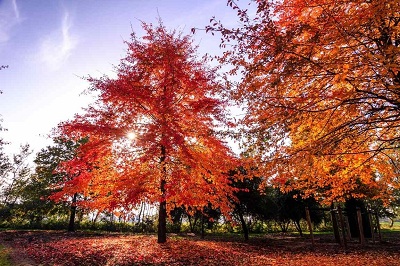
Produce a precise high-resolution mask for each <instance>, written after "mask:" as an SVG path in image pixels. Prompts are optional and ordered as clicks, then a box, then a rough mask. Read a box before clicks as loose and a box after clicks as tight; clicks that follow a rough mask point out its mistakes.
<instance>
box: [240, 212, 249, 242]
mask: <svg viewBox="0 0 400 266" xmlns="http://www.w3.org/2000/svg"><path fill="white" fill-rule="evenodd" d="M238 214H239V219H240V223H241V224H242V229H243V235H244V240H246V241H248V240H249V228H247V224H246V221H245V220H244V217H243V213H242V212H241V211H239V212H238Z"/></svg>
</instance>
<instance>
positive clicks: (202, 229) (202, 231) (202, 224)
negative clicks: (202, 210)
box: [201, 214, 205, 239]
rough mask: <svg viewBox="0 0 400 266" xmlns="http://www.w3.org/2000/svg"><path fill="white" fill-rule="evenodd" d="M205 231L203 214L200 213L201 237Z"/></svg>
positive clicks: (202, 237)
mask: <svg viewBox="0 0 400 266" xmlns="http://www.w3.org/2000/svg"><path fill="white" fill-rule="evenodd" d="M204 237H205V232H204V214H201V239H204Z"/></svg>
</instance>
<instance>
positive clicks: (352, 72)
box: [207, 0, 400, 201]
mask: <svg viewBox="0 0 400 266" xmlns="http://www.w3.org/2000/svg"><path fill="white" fill-rule="evenodd" d="M228 4H229V5H230V6H231V7H233V9H235V10H237V12H238V16H239V18H240V20H241V21H242V22H243V26H242V27H241V28H238V29H228V28H225V27H224V26H223V25H222V24H221V23H220V22H219V21H217V20H215V19H214V20H213V21H212V24H211V26H209V27H208V29H207V30H212V31H219V32H221V33H222V35H223V38H222V39H223V42H222V46H226V45H227V44H231V45H232V46H233V48H232V49H229V50H227V51H226V52H225V56H224V57H223V58H222V60H223V61H227V62H229V63H231V64H233V65H234V66H235V67H236V69H234V70H236V71H242V72H241V73H242V77H243V79H242V82H241V84H240V85H239V86H238V88H237V90H235V91H234V92H233V97H234V98H235V99H237V100H238V101H239V102H241V103H242V104H244V105H245V106H246V107H245V108H246V111H247V114H246V116H245V118H244V119H243V121H242V122H243V123H244V125H245V129H246V130H245V137H246V145H247V147H248V152H249V153H251V154H252V155H253V156H254V157H256V158H258V159H259V162H260V165H259V169H262V168H264V167H265V168H264V170H265V171H264V173H265V174H267V175H269V176H272V177H274V178H275V180H276V181H279V182H281V183H284V184H289V185H290V186H291V187H293V186H295V187H296V188H297V189H300V188H302V189H304V190H306V191H307V193H306V194H307V195H311V194H312V195H314V196H318V197H320V198H322V199H324V200H327V201H333V200H344V199H346V198H349V197H377V198H379V197H382V198H383V197H386V196H388V195H390V193H391V191H392V189H393V188H394V187H396V186H398V185H399V182H398V179H397V175H396V174H395V172H396V171H393V170H395V169H394V168H393V165H394V164H391V160H394V159H395V158H397V155H395V153H396V150H398V148H399V147H400V133H399V132H400V131H399V127H400V53H399V51H400V2H399V1H397V0H382V1H366V0H343V1H335V0H309V1H304V0H282V1H269V0H258V1H255V5H256V6H255V13H252V12H249V11H247V10H243V9H241V8H240V7H239V6H238V5H236V4H235V2H234V1H232V0H229V1H228Z"/></svg>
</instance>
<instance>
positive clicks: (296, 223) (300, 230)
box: [294, 220, 303, 237]
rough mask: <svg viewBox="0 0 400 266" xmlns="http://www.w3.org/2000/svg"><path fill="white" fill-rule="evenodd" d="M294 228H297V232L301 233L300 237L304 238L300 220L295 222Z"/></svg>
mask: <svg viewBox="0 0 400 266" xmlns="http://www.w3.org/2000/svg"><path fill="white" fill-rule="evenodd" d="M294 226H295V227H296V229H297V231H298V232H299V234H300V236H301V237H302V236H303V230H302V229H301V225H300V220H295V221H294Z"/></svg>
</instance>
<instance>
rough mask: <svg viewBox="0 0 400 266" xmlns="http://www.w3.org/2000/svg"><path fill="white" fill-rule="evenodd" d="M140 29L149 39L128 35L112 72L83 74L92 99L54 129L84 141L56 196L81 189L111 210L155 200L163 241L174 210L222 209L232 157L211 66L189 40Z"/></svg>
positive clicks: (228, 190)
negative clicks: (223, 137) (221, 136)
mask: <svg viewBox="0 0 400 266" xmlns="http://www.w3.org/2000/svg"><path fill="white" fill-rule="evenodd" d="M142 25H143V29H144V30H145V32H146V35H145V36H144V37H143V38H142V39H139V38H138V37H136V35H135V34H134V33H132V35H131V37H132V38H131V41H130V42H127V45H128V55H127V56H126V57H125V58H124V59H122V60H121V63H120V64H119V65H118V66H117V67H116V73H117V77H116V78H110V77H107V76H104V77H102V78H100V79H95V78H92V77H89V78H88V81H89V82H90V83H91V87H90V89H89V92H95V93H97V100H96V102H95V103H94V104H92V105H91V106H89V107H88V108H87V109H86V112H85V114H83V115H77V116H76V117H75V119H74V120H72V121H68V122H65V123H62V124H61V125H60V126H59V133H58V134H60V135H64V134H65V135H67V136H68V137H71V138H75V139H79V138H82V137H88V139H89V140H88V142H87V143H85V144H84V145H82V146H81V147H80V148H79V152H78V154H79V156H78V158H76V159H73V160H71V161H69V162H68V163H67V164H65V166H67V167H69V169H70V172H73V173H76V175H73V176H75V178H74V179H73V180H71V181H68V182H66V183H65V186H64V189H63V192H62V193H68V194H71V193H72V194H73V193H77V192H79V193H80V192H81V191H83V196H84V198H85V199H86V202H87V203H88V204H91V206H94V207H99V206H102V207H104V208H109V209H113V208H114V209H115V208H130V207H131V206H134V205H137V204H138V203H140V202H142V201H146V202H150V203H158V204H159V219H158V242H159V243H163V242H165V241H166V218H167V213H169V212H170V211H171V210H172V209H173V208H174V206H191V207H192V208H196V209H198V210H200V211H202V210H203V206H208V204H211V205H212V206H213V207H214V208H219V209H220V210H221V211H222V212H224V213H228V211H229V209H230V207H231V206H230V202H229V200H228V196H231V195H232V193H233V191H234V189H233V188H232V187H231V186H229V184H230V182H231V181H230V179H229V178H228V170H229V169H233V168H235V167H236V159H235V157H234V155H233V153H232V152H231V151H230V150H229V148H228V147H227V146H226V145H225V143H224V142H222V141H221V140H220V139H219V137H218V135H217V131H216V128H217V127H221V126H223V125H224V123H225V122H226V119H225V114H224V107H225V106H226V103H225V102H223V101H222V100H220V99H219V98H218V94H219V92H220V90H221V89H222V88H223V87H222V85H221V84H220V83H219V82H218V81H217V76H216V71H215V69H211V68H209V67H207V65H206V59H205V58H203V59H198V58H197V56H196V49H195V48H194V47H193V45H192V41H191V40H190V37H189V36H182V35H181V34H177V33H176V32H175V31H172V32H168V31H167V30H166V28H165V27H164V26H163V25H162V23H160V25H159V26H157V27H153V26H152V25H151V24H146V23H143V24H142ZM78 171H79V172H78ZM167 209H168V211H167Z"/></svg>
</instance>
